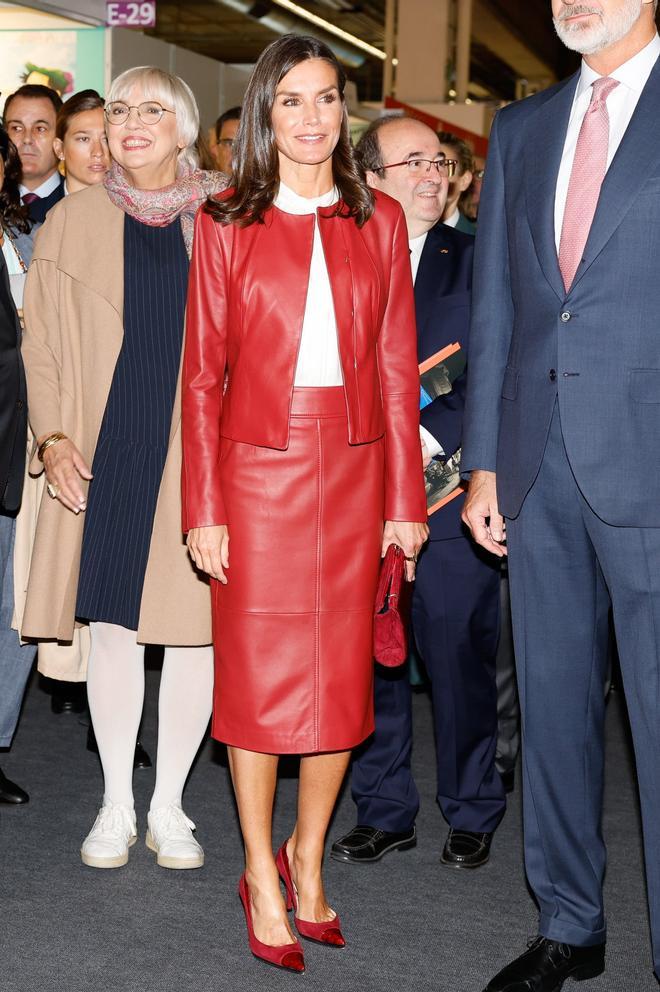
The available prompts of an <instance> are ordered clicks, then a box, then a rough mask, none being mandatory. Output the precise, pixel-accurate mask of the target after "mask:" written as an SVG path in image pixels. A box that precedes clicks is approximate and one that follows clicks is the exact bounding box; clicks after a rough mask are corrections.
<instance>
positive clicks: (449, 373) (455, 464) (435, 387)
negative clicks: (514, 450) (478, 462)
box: [419, 341, 465, 516]
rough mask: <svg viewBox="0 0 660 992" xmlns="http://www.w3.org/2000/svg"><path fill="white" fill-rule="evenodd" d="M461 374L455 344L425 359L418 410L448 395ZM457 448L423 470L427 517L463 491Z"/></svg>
mask: <svg viewBox="0 0 660 992" xmlns="http://www.w3.org/2000/svg"><path fill="white" fill-rule="evenodd" d="M464 371H465V353H464V352H463V349H462V348H461V346H460V344H459V343H458V341H455V342H454V343H453V344H450V345H447V347H446V348H443V349H442V350H441V351H438V352H436V354H435V355H431V356H430V358H427V359H425V360H424V361H423V362H422V363H421V365H420V366H419V382H420V404H419V405H420V409H421V410H423V409H424V407H425V406H428V405H429V403H432V402H433V400H434V399H436V398H437V397H438V396H444V395H446V394H447V393H450V392H451V391H452V388H453V384H454V382H455V381H456V379H457V378H458V377H459V375H462V374H463V372H464ZM460 472H461V449H460V448H459V449H458V451H455V452H454V453H453V454H452V455H450V456H449V457H447V456H446V454H445V456H444V457H442V458H432V459H431V463H430V465H428V466H427V467H426V468H425V469H424V486H425V488H426V508H427V511H428V514H429V516H430V515H431V514H432V513H435V512H436V510H439V509H440V507H441V506H445V504H446V503H449V501H450V500H452V499H456V497H457V496H460V495H461V493H463V492H464V491H465V490H464V489H463V485H462V483H461V476H460Z"/></svg>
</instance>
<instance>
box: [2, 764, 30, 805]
mask: <svg viewBox="0 0 660 992" xmlns="http://www.w3.org/2000/svg"><path fill="white" fill-rule="evenodd" d="M29 801H30V797H29V796H28V794H27V792H26V791H25V789H21V787H20V785H16V783H15V782H10V781H9V779H8V778H7V777H6V776H5V775H4V774H3V773H2V771H0V803H9V804H10V805H11V806H22V805H23V804H24V803H29Z"/></svg>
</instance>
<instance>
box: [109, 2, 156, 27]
mask: <svg viewBox="0 0 660 992" xmlns="http://www.w3.org/2000/svg"><path fill="white" fill-rule="evenodd" d="M105 23H106V25H107V26H108V27H109V28H155V27H156V0H144V2H143V3H125V2H119V0H118V2H117V3H111V2H110V0H107V2H106V5H105Z"/></svg>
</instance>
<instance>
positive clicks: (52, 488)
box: [46, 482, 59, 499]
mask: <svg viewBox="0 0 660 992" xmlns="http://www.w3.org/2000/svg"><path fill="white" fill-rule="evenodd" d="M46 492H47V493H48V495H49V496H50V498H51V499H57V494H58V493H59V489H58V488H57V486H54V485H53V484H52V482H49V483H48V485H47V486H46Z"/></svg>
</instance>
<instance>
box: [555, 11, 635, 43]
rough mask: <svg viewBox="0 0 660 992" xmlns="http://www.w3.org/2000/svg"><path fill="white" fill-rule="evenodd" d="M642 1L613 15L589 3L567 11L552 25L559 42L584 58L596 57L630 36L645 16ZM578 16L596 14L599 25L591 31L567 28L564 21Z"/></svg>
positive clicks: (573, 27) (572, 27) (593, 25)
mask: <svg viewBox="0 0 660 992" xmlns="http://www.w3.org/2000/svg"><path fill="white" fill-rule="evenodd" d="M642 7H643V0H626V2H625V3H624V5H623V7H621V9H620V10H618V11H615V12H614V13H609V14H605V13H604V12H603V11H602V10H597V9H596V8H594V7H593V6H592V5H591V4H589V3H584V4H575V5H574V6H573V7H567V8H566V11H565V12H564V14H563V17H554V18H553V24H554V26H555V31H556V32H557V34H558V35H559V38H560V40H561V41H562V42H563V43H564V45H566V47H567V48H570V49H571V51H573V52H580V54H581V55H594V54H595V53H596V52H602V51H603V49H605V48H609V47H610V46H611V45H615V44H616V43H617V42H618V41H621V39H622V38H625V36H626V35H627V34H628V32H629V31H630V30H631V28H632V27H633V25H635V24H636V23H637V21H638V20H639V18H640V17H641V14H642ZM577 14H594V15H595V17H596V21H595V23H593V24H590V25H589V26H588V27H583V26H582V25H581V24H573V25H572V24H567V23H566V22H565V20H564V18H566V19H567V18H568V17H575V16H576V15H577Z"/></svg>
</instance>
